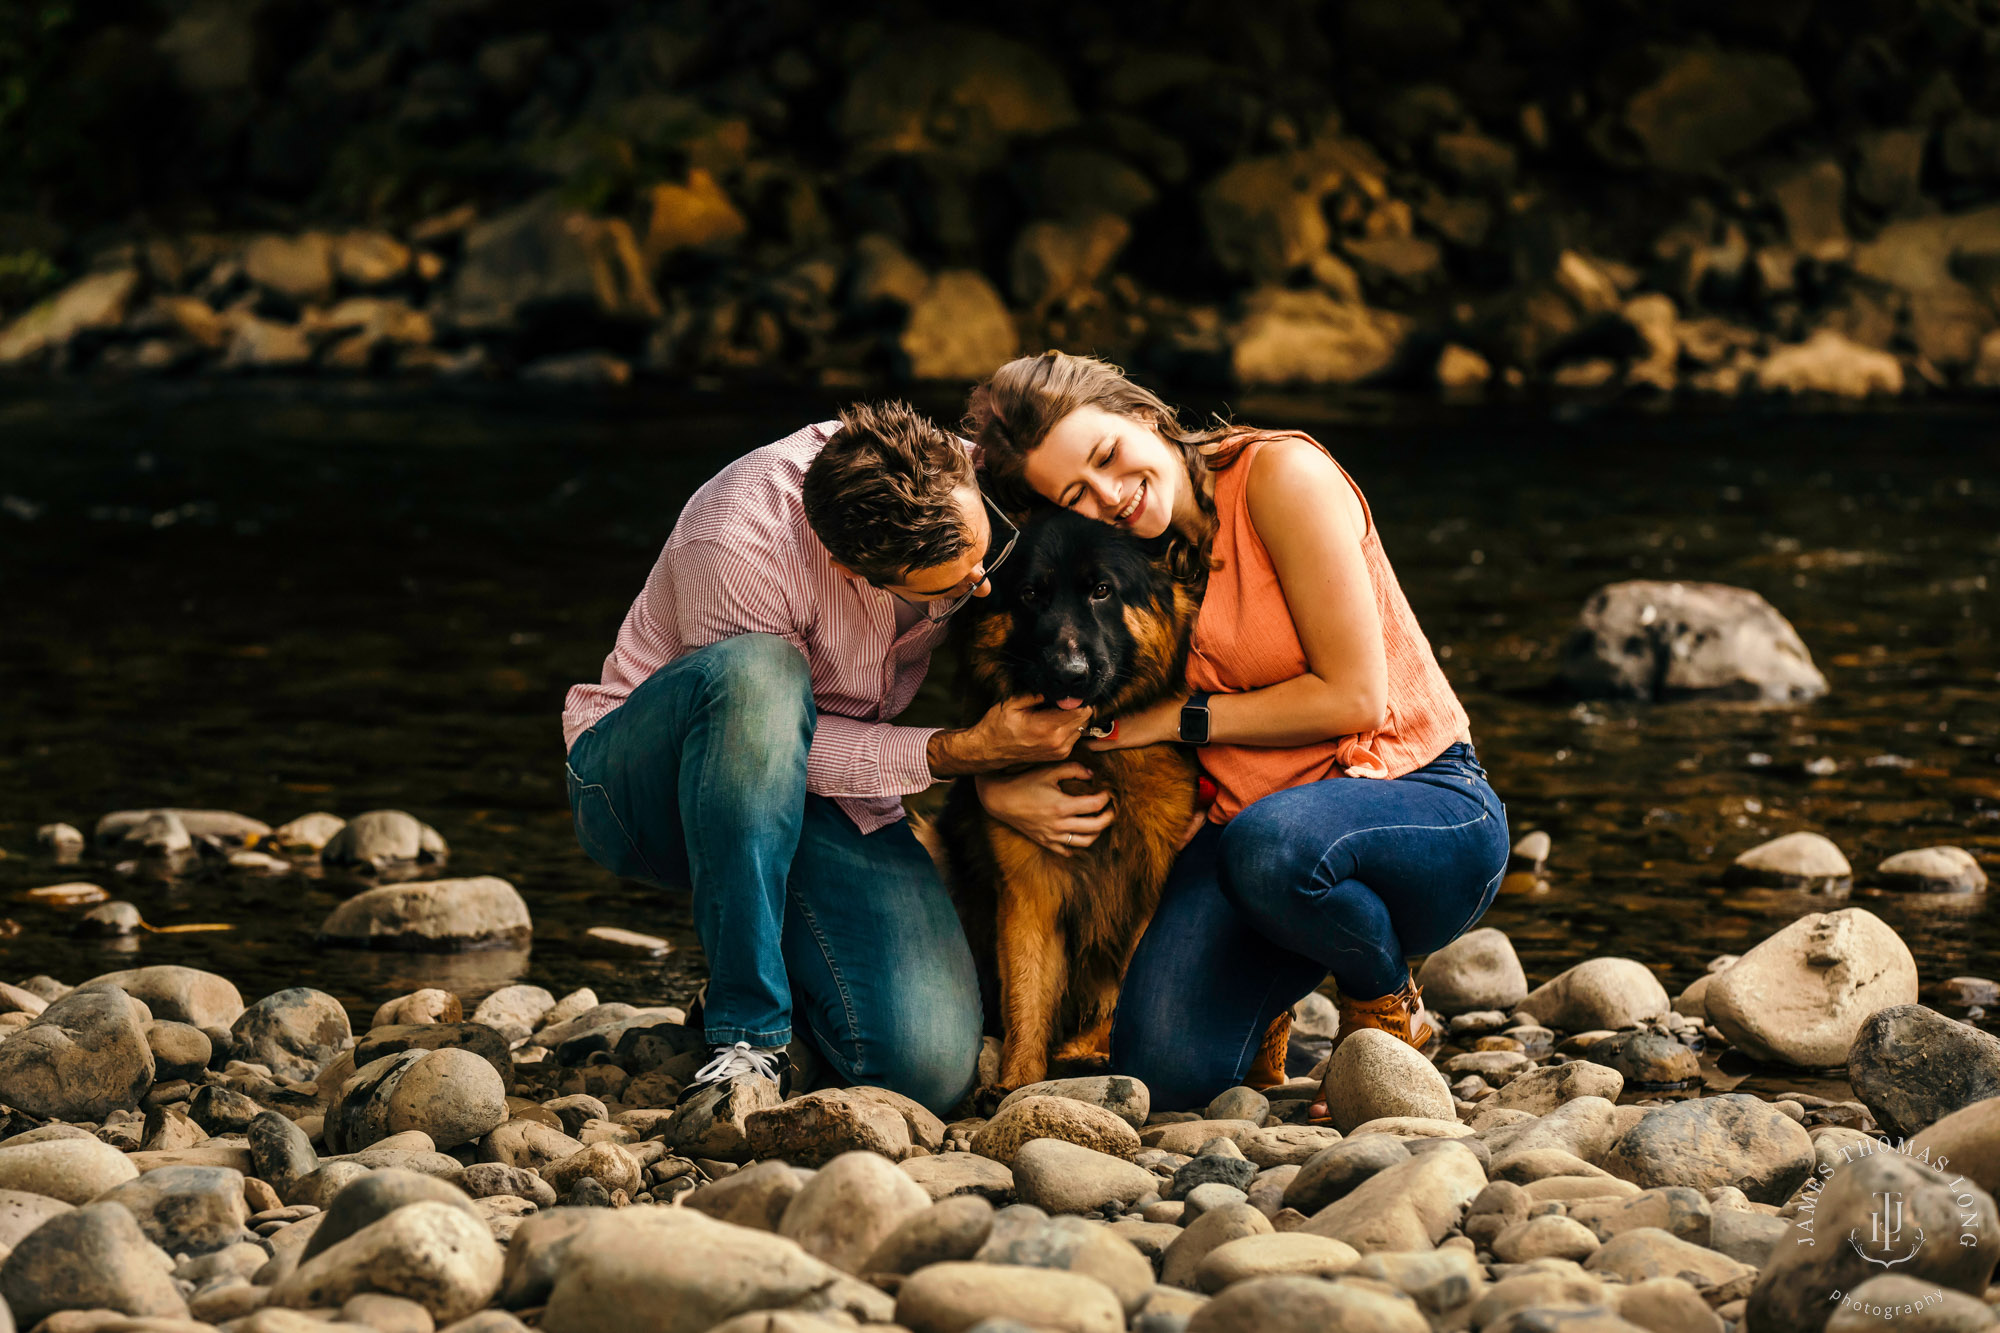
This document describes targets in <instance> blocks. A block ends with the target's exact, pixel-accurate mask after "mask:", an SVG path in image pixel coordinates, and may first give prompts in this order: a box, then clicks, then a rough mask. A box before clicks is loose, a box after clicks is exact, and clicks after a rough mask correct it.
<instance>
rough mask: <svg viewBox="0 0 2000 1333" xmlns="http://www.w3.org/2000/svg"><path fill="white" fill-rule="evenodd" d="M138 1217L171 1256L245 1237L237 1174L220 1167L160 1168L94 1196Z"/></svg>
mask: <svg viewBox="0 0 2000 1333" xmlns="http://www.w3.org/2000/svg"><path fill="white" fill-rule="evenodd" d="M98 1201H99V1202H101V1203H115V1204H118V1205H119V1206H121V1207H123V1208H125V1209H126V1210H127V1211H129V1212H130V1213H131V1214H132V1216H133V1217H134V1218H135V1219H136V1220H137V1221H138V1223H139V1229H140V1230H141V1231H143V1232H145V1233H146V1239H147V1240H150V1241H152V1242H153V1244H155V1245H158V1246H159V1247H160V1248H161V1249H163V1250H166V1251H167V1252H169V1253H171V1254H206V1253H208V1252H209V1251H210V1250H219V1249H221V1248H222V1247H223V1246H225V1245H233V1244H235V1243H236V1242H238V1241H240V1240H244V1239H246V1238H247V1233H246V1232H245V1231H244V1228H243V1223H244V1221H245V1219H247V1218H248V1217H249V1215H250V1210H249V1208H248V1207H247V1206H246V1205H245V1203H244V1200H243V1173H242V1172H241V1171H235V1170H232V1169H230V1168H229V1167H226V1166H163V1167H161V1168H159V1169H158V1170H157V1171H148V1172H147V1173H146V1174H145V1175H143V1176H140V1177H139V1178H138V1179H137V1180H130V1181H127V1182H126V1183H124V1184H123V1185H120V1186H118V1187H117V1188H115V1189H110V1190H106V1191H105V1192H104V1193H103V1194H102V1195H100V1196H98Z"/></svg>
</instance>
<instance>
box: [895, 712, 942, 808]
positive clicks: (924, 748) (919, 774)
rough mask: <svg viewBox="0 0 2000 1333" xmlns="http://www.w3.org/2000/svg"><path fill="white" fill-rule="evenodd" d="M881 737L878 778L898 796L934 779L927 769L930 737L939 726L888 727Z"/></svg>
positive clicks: (922, 786) (921, 786)
mask: <svg viewBox="0 0 2000 1333" xmlns="http://www.w3.org/2000/svg"><path fill="white" fill-rule="evenodd" d="M884 730H885V734H884V735H883V737H882V778H883V781H884V782H885V783H886V784H887V786H888V788H889V790H890V791H893V792H895V793H896V794H897V795H899V796H909V795H911V794H913V793H915V792H920V791H923V790H925V789H927V788H928V787H930V785H931V784H932V783H934V782H936V781H937V780H938V779H937V777H936V775H934V774H933V773H932V772H931V758H930V745H931V737H933V736H935V735H937V734H938V733H939V732H940V731H943V730H944V728H943V727H888V728H885V729H884Z"/></svg>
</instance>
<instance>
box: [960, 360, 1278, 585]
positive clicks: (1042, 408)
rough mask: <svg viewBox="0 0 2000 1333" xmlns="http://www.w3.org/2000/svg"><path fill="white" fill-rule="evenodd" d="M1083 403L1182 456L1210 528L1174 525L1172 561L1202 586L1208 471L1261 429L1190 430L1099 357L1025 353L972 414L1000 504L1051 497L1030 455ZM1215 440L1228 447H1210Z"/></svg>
mask: <svg viewBox="0 0 2000 1333" xmlns="http://www.w3.org/2000/svg"><path fill="white" fill-rule="evenodd" d="M1079 407H1096V408H1101V409H1102V410H1104V411H1106V412H1113V413H1116V414H1117V415H1119V416H1121V417H1125V418H1127V419H1128V420H1132V421H1137V422H1141V423H1143V424H1145V425H1147V426H1150V427H1152V428H1153V430H1154V431H1155V432H1156V433H1157V434H1158V435H1159V437H1160V438H1161V439H1162V440H1165V441H1166V442H1167V444H1168V445H1169V446H1170V447H1171V448H1173V449H1174V450H1175V452H1177V453H1179V454H1180V456H1181V462H1182V463H1183V464H1185V465H1186V467H1187V474H1188V482H1189V484H1190V485H1191V487H1192V489H1193V492H1194V500H1195V505H1196V507H1197V508H1198V509H1199V510H1200V512H1201V516H1202V523H1203V530H1202V532H1201V533H1199V534H1198V535H1197V536H1196V537H1194V538H1192V539H1190V538H1189V537H1187V536H1185V535H1183V534H1181V533H1179V532H1178V531H1176V530H1175V529H1174V528H1172V527H1169V528H1168V529H1167V533H1168V545H1167V563H1168V568H1170V569H1171V570H1172V571H1173V575H1174V578H1175V579H1177V580H1178V581H1180V582H1182V583H1185V584H1188V585H1191V586H1196V587H1198V586H1200V585H1201V584H1202V583H1203V582H1204V581H1205V580H1206V579H1207V577H1208V571H1209V568H1210V558H1209V550H1208V544H1209V535H1210V534H1211V533H1213V532H1214V530H1215V500H1214V498H1213V497H1212V496H1211V495H1210V494H1209V486H1208V476H1209V474H1210V473H1211V472H1218V471H1221V470H1222V469H1223V468H1226V467H1228V466H1229V465H1230V464H1231V463H1233V462H1235V461H1236V455H1237V454H1238V453H1240V452H1241V451H1242V444H1243V443H1244V442H1246V441H1247V440H1248V439H1249V437H1250V436H1251V435H1253V434H1254V433H1255V432H1253V431H1250V430H1247V429H1245V428H1243V427H1239V426H1232V425H1229V424H1227V423H1225V422H1221V421H1218V422H1217V424H1216V425H1215V426H1213V427H1211V428H1209V429H1207V430H1189V429H1188V428H1187V427H1185V426H1183V425H1181V423H1180V418H1179V417H1178V416H1177V415H1176V414H1175V412H1174V409H1173V408H1171V407H1168V406H1167V405H1166V403H1165V402H1164V401H1162V400H1161V398H1160V396H1159V395H1158V394H1156V393H1154V392H1153V391H1152V390H1151V389H1147V388H1145V387H1143V386H1141V385H1138V384H1134V383H1133V382H1132V381H1131V380H1129V379H1127V378H1126V377H1125V372H1124V371H1122V370H1120V369H1119V368H1118V367H1117V366H1114V365H1112V364H1110V363H1109V362H1106V361H1099V360H1098V359H1097V358H1096V357H1090V356H1072V355H1070V354H1069V353H1067V352H1043V353H1042V354H1041V355H1040V356H1024V357H1020V358H1018V359H1017V360H1013V361H1009V362H1008V363H1007V364H1006V365H1004V366H1002V367H1000V369H998V370H996V371H994V372H993V374H992V376H991V377H990V378H988V379H987V380H986V382H985V383H983V384H981V385H980V386H979V387H978V388H976V389H974V390H973V391H972V400H971V402H970V404H969V405H968V406H967V408H966V414H965V431H966V434H968V435H969V436H970V437H971V438H972V439H973V440H975V441H976V442H977V443H978V445H979V448H980V458H981V463H982V465H983V467H984V469H985V482H986V485H987V488H988V491H989V493H990V494H991V495H992V496H993V498H994V500H995V501H996V502H998V503H999V504H1000V505H1001V506H1003V507H1004V508H1006V509H1008V510H1009V511H1011V512H1013V513H1016V514H1019V513H1023V512H1025V511H1027V510H1029V509H1031V508H1033V507H1034V506H1035V505H1036V504H1046V503H1048V502H1047V501H1046V500H1045V499H1043V498H1042V497H1041V496H1038V495H1036V494H1035V492H1034V489H1033V488H1032V487H1030V486H1029V485H1028V480H1027V477H1026V475H1025V474H1026V468H1027V462H1028V455H1029V454H1031V453H1033V452H1034V451H1035V450H1036V449H1039V448H1040V447H1041V445H1042V441H1043V440H1045V439H1047V438H1048V434H1049V431H1050V430H1052V429H1053V428H1054V427H1055V424H1056V423H1057V422H1059V421H1061V420H1062V419H1063V418H1064V417H1066V416H1068V415H1069V414H1070V413H1072V412H1074V411H1076V409H1078V408H1079ZM1210 445H1220V446H1222V447H1221V448H1219V449H1212V450H1209V451H1207V452H1204V446H1210Z"/></svg>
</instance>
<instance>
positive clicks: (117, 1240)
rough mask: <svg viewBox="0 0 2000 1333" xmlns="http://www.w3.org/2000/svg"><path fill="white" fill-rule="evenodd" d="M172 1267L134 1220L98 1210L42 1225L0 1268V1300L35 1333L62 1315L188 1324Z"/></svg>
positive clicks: (114, 1210)
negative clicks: (94, 1313)
mask: <svg viewBox="0 0 2000 1333" xmlns="http://www.w3.org/2000/svg"><path fill="white" fill-rule="evenodd" d="M172 1269H173V1261H172V1260H171V1259H169V1258H168V1257H167V1255H166V1254H165V1253H164V1252H163V1251H162V1250H160V1248H159V1247H158V1246H156V1245H154V1244H153V1243H152V1242H151V1241H149V1240H147V1239H146V1236H145V1233H144V1232H142V1231H141V1230H140V1228H139V1223H138V1221H137V1220H136V1219H135V1218H134V1217H133V1216H132V1214H131V1212H129V1211H128V1210H126V1209H125V1208H122V1207H120V1206H119V1205H117V1204H115V1203H95V1204H91V1205H89V1206H87V1207H83V1208H78V1209H76V1210H75V1211H74V1212H68V1213H64V1214H62V1215H60V1216H58V1217H54V1218H51V1219H49V1220H48V1221H47V1222H45V1223H44V1224H43V1225H42V1226H41V1227H39V1228H38V1229H37V1230H36V1231H35V1232H34V1233H33V1234H31V1235H29V1236H27V1237H25V1238H23V1239H22V1241H21V1243H20V1244H18V1245H16V1246H15V1247H14V1250H13V1253H11V1254H9V1255H8V1256H7V1259H6V1261H5V1262H4V1263H0V1296H5V1298H6V1302H7V1306H8V1308H9V1309H10V1310H12V1311H13V1315H14V1320H15V1323H16V1324H17V1325H18V1326H20V1327H22V1328H32V1327H34V1326H35V1325H36V1324H37V1323H39V1322H41V1320H43V1319H44V1318H46V1317H48V1316H49V1315H52V1314H54V1313H56V1312H57V1311H59V1310H117V1311H120V1312H122V1313H124V1314H128V1315H150V1316H157V1317H162V1318H169V1319H183V1318H186V1316H187V1303H186V1301H184V1300H183V1299H182V1297H181V1294H180V1292H179V1291H178V1290H176V1289H175V1287H174V1282H173V1279H172V1277H171V1276H170V1273H171V1271H172Z"/></svg>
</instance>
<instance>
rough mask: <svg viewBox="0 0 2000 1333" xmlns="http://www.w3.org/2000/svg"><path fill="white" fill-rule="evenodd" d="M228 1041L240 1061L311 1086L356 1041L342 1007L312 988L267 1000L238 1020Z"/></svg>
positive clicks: (280, 993)
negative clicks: (247, 1061) (259, 1066)
mask: <svg viewBox="0 0 2000 1333" xmlns="http://www.w3.org/2000/svg"><path fill="white" fill-rule="evenodd" d="M229 1035H230V1037H231V1043H232V1045H231V1053H232V1054H233V1055H234V1056H235V1058H236V1059H238V1060H249V1061H253V1062H255V1063H257V1064H260V1065H267V1066H269V1067H270V1070H271V1073H272V1074H273V1075H274V1076H276V1077H278V1078H281V1079H284V1080H286V1081H288V1082H292V1083H310V1082H311V1081H312V1080H313V1078H314V1076H315V1075H317V1074H318V1073H319V1071H320V1070H322V1069H324V1068H325V1067H326V1066H327V1065H328V1064H329V1063H330V1062H331V1061H332V1060H333V1059H334V1057H335V1056H337V1055H339V1054H340V1053H341V1052H342V1051H344V1050H346V1049H347V1048H348V1046H349V1045H350V1044H352V1042H353V1040H354V1030H353V1028H352V1027H351V1026H349V1024H348V1021H347V1010H345V1009H344V1008H342V1007H341V1004H340V1001H339V1000H336V999H334V998H333V997H332V996H331V995H328V994H327V993H326V992H325V991H317V990H313V989H312V988H311V987H309V986H293V987H291V988H289V989H287V990H281V991H275V992H273V993H272V994H270V995H266V996H265V997H264V998H263V999H261V1000H259V1001H257V1003H255V1004H253V1005H251V1006H250V1007H249V1008H247V1009H245V1010H244V1011H243V1012H242V1013H241V1014H240V1015H238V1017H237V1019H236V1022H235V1023H233V1024H232V1025H231V1026H230V1029H229Z"/></svg>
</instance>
